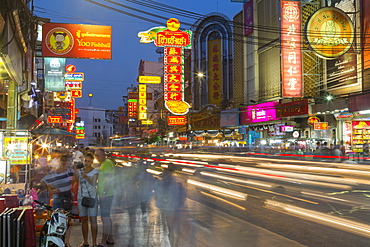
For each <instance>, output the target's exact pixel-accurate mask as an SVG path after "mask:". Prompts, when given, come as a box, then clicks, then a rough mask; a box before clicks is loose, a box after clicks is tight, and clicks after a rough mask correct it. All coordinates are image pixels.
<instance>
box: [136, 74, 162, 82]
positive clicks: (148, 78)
mask: <svg viewBox="0 0 370 247" xmlns="http://www.w3.org/2000/svg"><path fill="white" fill-rule="evenodd" d="M139 83H148V84H160V83H161V77H160V76H142V75H141V76H139Z"/></svg>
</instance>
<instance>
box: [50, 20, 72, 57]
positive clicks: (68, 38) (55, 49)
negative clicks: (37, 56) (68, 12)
mask: <svg viewBox="0 0 370 247" xmlns="http://www.w3.org/2000/svg"><path fill="white" fill-rule="evenodd" d="M73 43H74V40H73V36H72V34H71V33H70V32H69V31H68V30H67V29H65V28H62V27H56V28H53V29H51V30H50V31H49V32H48V34H47V35H46V46H47V47H48V49H49V50H50V51H51V52H52V53H54V54H56V55H64V54H66V53H68V52H69V51H71V49H72V48H73Z"/></svg>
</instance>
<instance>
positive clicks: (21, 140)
mask: <svg viewBox="0 0 370 247" xmlns="http://www.w3.org/2000/svg"><path fill="white" fill-rule="evenodd" d="M3 152H4V156H5V157H7V158H8V159H9V161H10V164H11V165H26V164H28V163H30V160H31V155H30V154H29V150H28V138H27V137H15V136H9V137H7V136H6V137H4V150H3Z"/></svg>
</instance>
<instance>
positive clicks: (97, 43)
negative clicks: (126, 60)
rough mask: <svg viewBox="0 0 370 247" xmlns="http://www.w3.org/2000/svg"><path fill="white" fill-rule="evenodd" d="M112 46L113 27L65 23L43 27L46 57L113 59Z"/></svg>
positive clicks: (46, 24) (43, 48)
mask: <svg viewBox="0 0 370 247" xmlns="http://www.w3.org/2000/svg"><path fill="white" fill-rule="evenodd" d="M111 44H112V27H111V26H99V25H82V24H65V23H45V24H44V25H43V26H42V55H43V56H44V57H64V58H87V59H112V45H111ZM63 67H65V66H63Z"/></svg>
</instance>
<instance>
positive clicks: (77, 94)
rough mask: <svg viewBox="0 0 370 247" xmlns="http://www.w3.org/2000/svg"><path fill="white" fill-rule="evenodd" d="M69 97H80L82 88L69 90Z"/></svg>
mask: <svg viewBox="0 0 370 247" xmlns="http://www.w3.org/2000/svg"><path fill="white" fill-rule="evenodd" d="M71 97H73V98H82V90H79V89H73V90H71Z"/></svg>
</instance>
